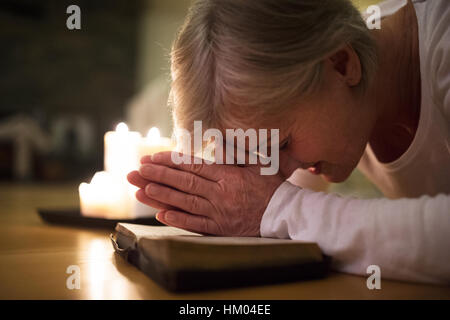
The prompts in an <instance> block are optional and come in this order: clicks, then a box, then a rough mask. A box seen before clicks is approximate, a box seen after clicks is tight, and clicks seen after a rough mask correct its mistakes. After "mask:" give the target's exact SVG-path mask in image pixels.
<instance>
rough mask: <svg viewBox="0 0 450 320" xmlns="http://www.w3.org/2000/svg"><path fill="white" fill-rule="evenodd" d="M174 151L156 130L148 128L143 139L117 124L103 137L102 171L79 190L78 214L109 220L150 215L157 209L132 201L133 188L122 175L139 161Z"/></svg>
mask: <svg viewBox="0 0 450 320" xmlns="http://www.w3.org/2000/svg"><path fill="white" fill-rule="evenodd" d="M174 148H175V146H174V144H173V142H172V140H171V139H169V138H166V137H161V135H160V132H159V130H158V128H156V127H153V128H151V129H150V130H149V131H148V133H147V136H146V137H145V138H143V137H142V136H141V134H140V133H139V132H132V131H129V129H128V126H127V125H126V124H125V123H123V122H121V123H119V124H118V125H117V127H116V130H115V131H109V132H107V133H106V134H105V158H104V164H105V171H101V172H97V173H96V174H95V175H94V177H93V178H92V180H91V182H90V183H82V184H80V187H79V194H80V207H81V213H82V214H83V215H85V216H91V217H102V218H109V219H134V218H138V217H149V216H154V215H155V214H156V213H157V211H158V210H157V209H155V208H152V207H150V206H147V205H144V204H142V203H140V202H139V201H137V200H136V197H135V193H136V191H137V190H138V188H137V187H135V186H133V185H131V184H129V183H128V181H127V179H126V176H127V174H128V173H129V172H130V171H133V170H136V169H138V168H139V165H140V158H141V157H143V156H144V155H151V154H154V153H156V152H161V151H170V150H173V149H174Z"/></svg>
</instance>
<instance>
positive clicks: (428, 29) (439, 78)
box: [260, 0, 450, 284]
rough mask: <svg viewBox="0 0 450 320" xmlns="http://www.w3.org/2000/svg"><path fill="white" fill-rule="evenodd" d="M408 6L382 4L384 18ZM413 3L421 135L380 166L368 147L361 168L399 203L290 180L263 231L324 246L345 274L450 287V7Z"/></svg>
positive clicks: (443, 1) (436, 0) (444, 0)
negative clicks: (373, 272)
mask: <svg viewBox="0 0 450 320" xmlns="http://www.w3.org/2000/svg"><path fill="white" fill-rule="evenodd" d="M404 3H406V1H398V0H391V1H387V2H385V3H383V4H381V5H380V8H381V13H382V16H386V15H389V14H392V13H394V12H395V11H396V10H398V9H399V8H400V7H402V6H403V5H404ZM413 3H414V8H415V11H416V15H417V20H418V32H419V47H420V49H419V55H420V72H421V82H422V83H421V90H422V91H421V97H422V98H421V99H422V100H421V110H420V119H419V125H418V128H417V132H416V135H415V137H414V140H413V142H412V144H411V145H410V147H409V148H408V150H407V151H406V152H405V153H404V154H403V155H402V156H401V157H400V158H399V159H397V160H396V161H394V162H392V163H387V164H382V163H380V162H378V160H377V159H376V157H375V156H374V154H373V152H372V150H371V148H370V146H369V145H368V146H367V148H366V152H365V153H364V155H363V157H362V158H361V161H360V164H359V168H360V170H361V171H362V172H363V173H364V174H365V175H366V176H367V177H368V178H369V179H370V180H371V181H372V182H374V183H375V184H376V185H377V186H378V188H379V189H380V190H381V191H382V192H383V193H384V194H385V195H386V196H387V197H389V198H393V199H387V198H381V199H357V198H352V197H340V196H338V195H334V194H326V193H323V192H313V191H311V190H307V189H301V188H299V187H297V186H294V185H293V184H291V183H290V182H284V183H283V184H282V185H281V186H280V187H279V188H278V189H277V190H276V192H275V193H274V195H273V197H272V199H271V201H270V203H269V205H268V207H267V208H266V211H265V212H264V215H263V218H262V221H261V228H260V231H261V236H263V237H276V238H291V239H297V240H305V241H314V242H317V243H318V244H319V246H320V247H321V249H322V251H323V252H324V253H325V254H327V255H330V256H332V257H333V268H334V269H335V270H338V271H343V272H348V273H354V274H361V275H366V270H367V267H368V266H370V265H378V266H379V267H380V269H381V276H382V278H387V279H398V280H406V281H419V282H430V283H445V284H450V26H449V23H450V2H449V1H448V0H428V1H425V0H424V1H413ZM399 4H400V5H399ZM381 27H382V25H381Z"/></svg>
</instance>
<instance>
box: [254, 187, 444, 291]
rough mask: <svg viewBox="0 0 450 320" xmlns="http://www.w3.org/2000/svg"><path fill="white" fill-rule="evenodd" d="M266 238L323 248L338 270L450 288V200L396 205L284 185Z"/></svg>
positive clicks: (264, 230) (267, 219)
mask: <svg viewBox="0 0 450 320" xmlns="http://www.w3.org/2000/svg"><path fill="white" fill-rule="evenodd" d="M260 231H261V236H262V237H271V238H286V239H289V238H290V239H296V240H304V241H312V242H316V243H318V245H319V246H320V248H321V249H322V251H323V253H324V254H326V255H330V256H332V257H333V264H332V266H333V269H335V270H338V271H342V272H347V273H353V274H359V275H366V269H367V267H368V266H369V265H378V266H379V267H380V269H381V277H382V278H386V279H398V280H405V281H418V282H429V283H441V284H442V283H445V284H449V283H450V196H449V195H443V194H440V195H437V196H435V197H429V196H422V197H420V198H415V199H412V198H404V199H397V200H390V199H386V198H380V199H357V198H352V197H340V196H338V195H335V194H327V193H323V192H313V191H311V190H307V189H301V188H299V187H296V186H294V185H292V184H291V183H289V182H284V183H283V184H282V185H281V186H280V187H279V188H278V189H277V190H276V191H275V193H274V195H273V196H272V199H271V200H270V202H269V205H268V207H267V208H266V211H265V212H264V215H263V218H262V221H261V228H260Z"/></svg>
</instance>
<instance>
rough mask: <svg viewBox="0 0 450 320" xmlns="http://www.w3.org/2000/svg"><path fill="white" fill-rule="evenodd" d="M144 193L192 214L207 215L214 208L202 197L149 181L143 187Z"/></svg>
mask: <svg viewBox="0 0 450 320" xmlns="http://www.w3.org/2000/svg"><path fill="white" fill-rule="evenodd" d="M145 195H146V196H147V197H149V198H150V199H154V200H156V201H159V202H162V203H164V204H166V205H170V206H174V207H176V208H180V209H182V210H184V211H187V212H190V213H193V214H198V215H203V216H208V215H210V214H211V212H213V209H214V208H213V207H212V205H211V203H210V202H209V201H208V200H206V199H204V198H202V197H198V196H195V195H192V194H188V193H184V192H181V191H178V190H175V189H172V188H169V187H166V186H163V185H160V184H156V183H149V184H148V185H147V186H146V187H145Z"/></svg>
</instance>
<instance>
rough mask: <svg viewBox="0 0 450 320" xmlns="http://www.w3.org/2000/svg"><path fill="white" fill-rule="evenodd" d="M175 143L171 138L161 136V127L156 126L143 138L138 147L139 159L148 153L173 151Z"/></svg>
mask: <svg viewBox="0 0 450 320" xmlns="http://www.w3.org/2000/svg"><path fill="white" fill-rule="evenodd" d="M173 149H175V145H174V143H173V141H172V140H171V139H170V138H166V137H161V133H160V132H159V129H158V128H156V127H153V128H151V129H150V130H148V133H147V136H146V137H145V138H143V139H141V143H140V144H139V148H138V155H139V159H140V158H142V157H143V156H146V155H152V154H154V153H157V152H162V151H171V150H173Z"/></svg>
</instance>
